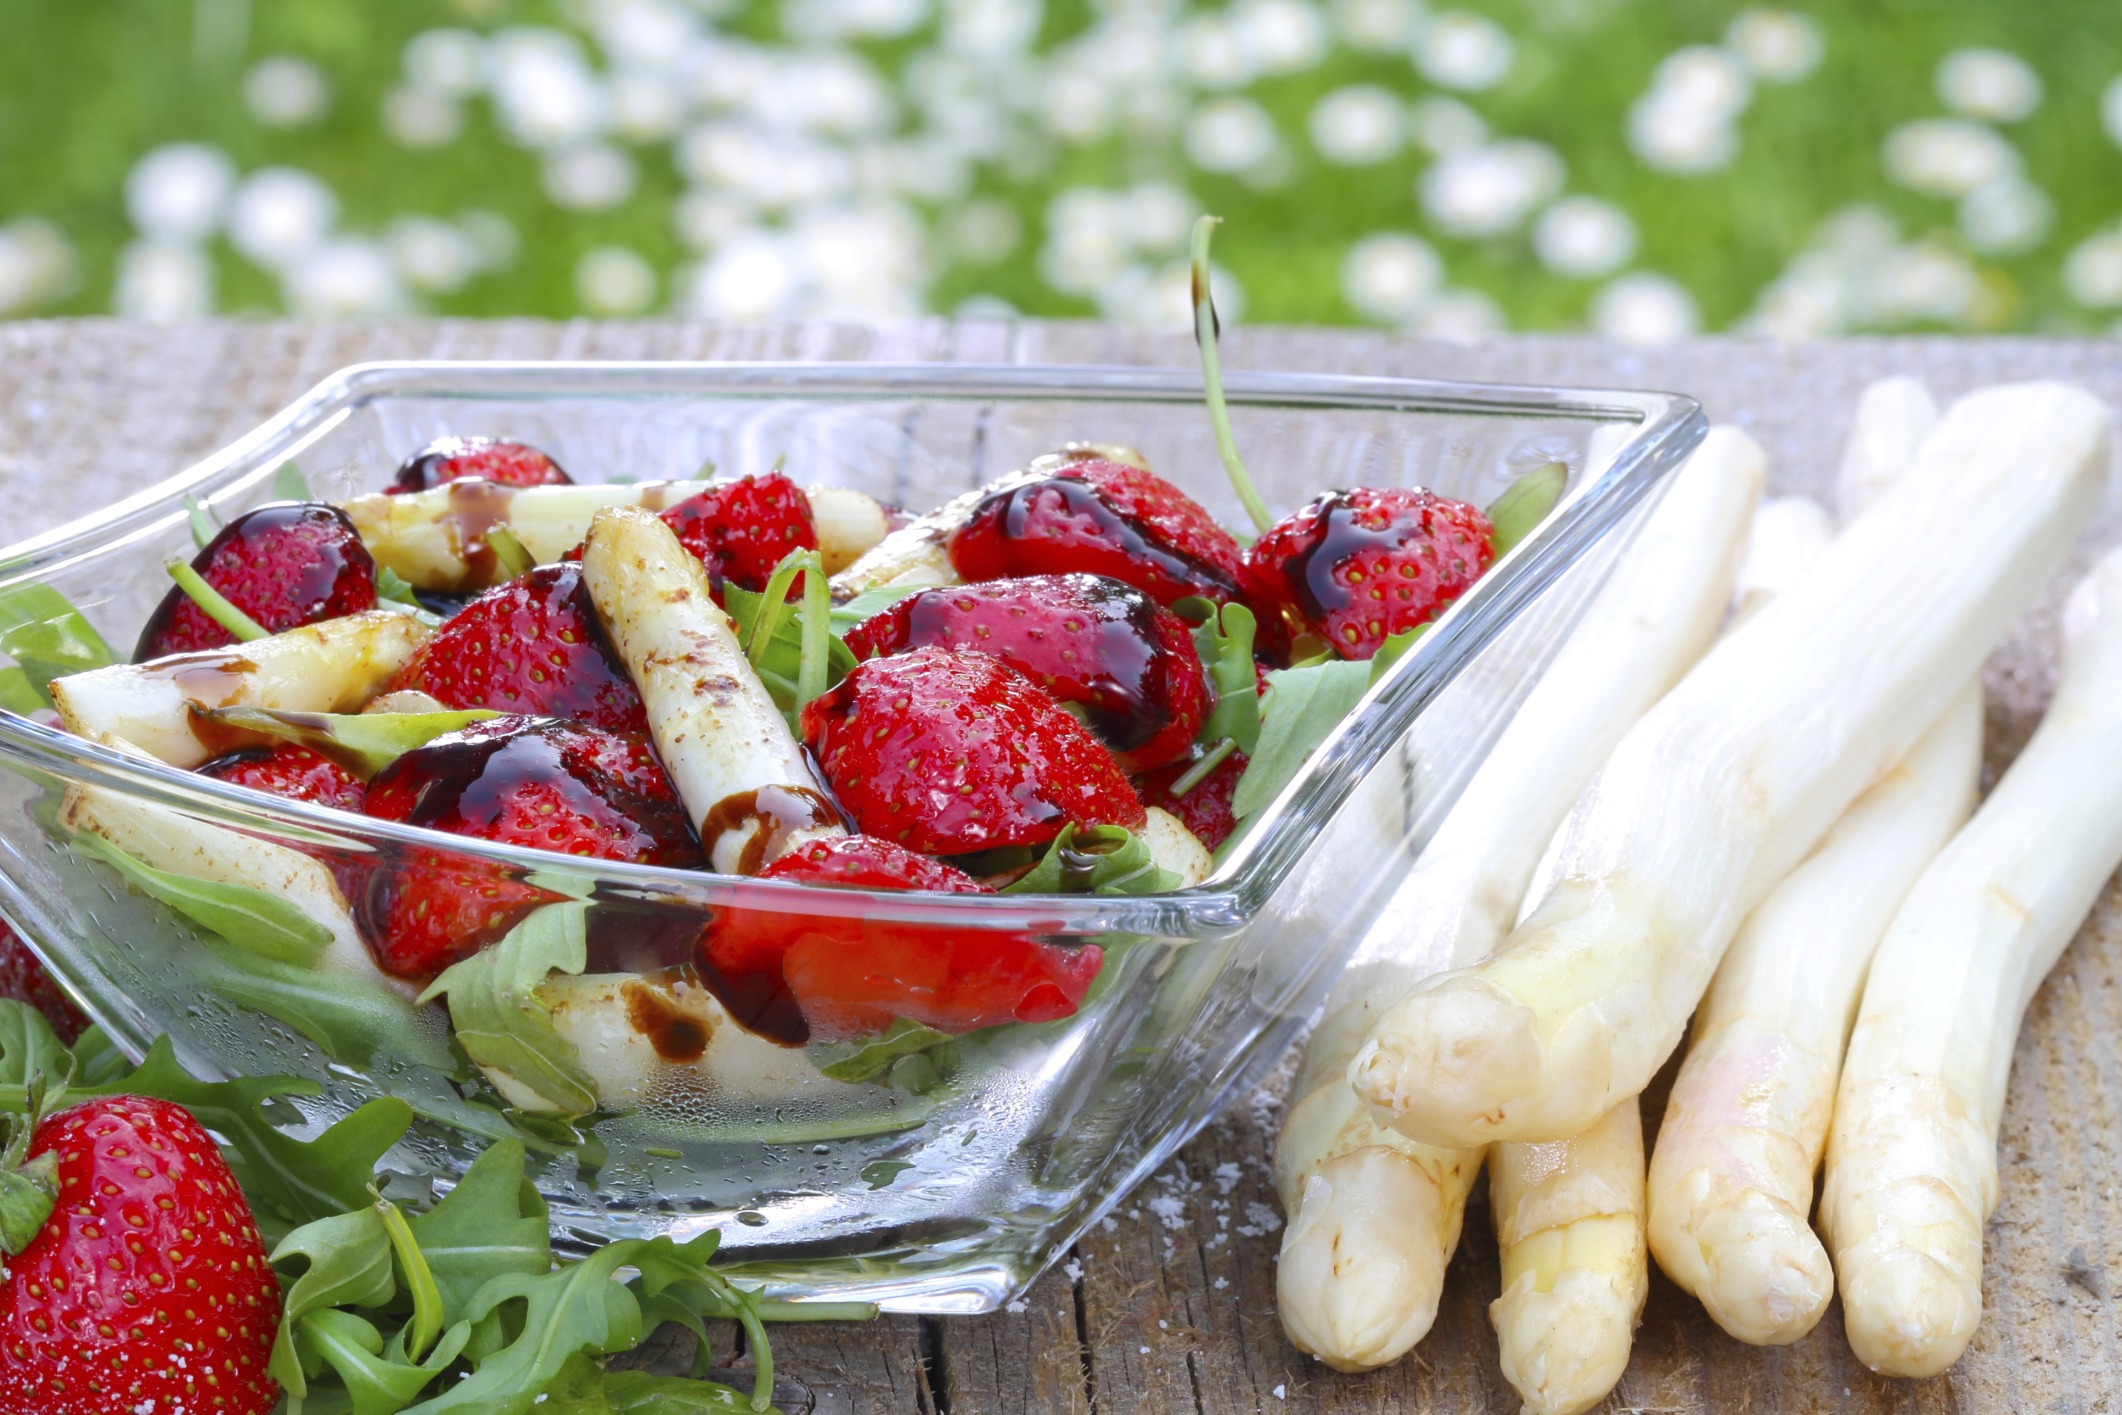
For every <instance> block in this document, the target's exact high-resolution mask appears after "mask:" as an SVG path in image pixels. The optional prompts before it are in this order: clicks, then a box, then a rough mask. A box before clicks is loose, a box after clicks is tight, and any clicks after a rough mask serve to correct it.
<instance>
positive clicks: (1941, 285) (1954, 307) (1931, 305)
mask: <svg viewBox="0 0 2122 1415" xmlns="http://www.w3.org/2000/svg"><path fill="white" fill-rule="evenodd" d="M1880 275H1881V278H1880V280H1879V282H1878V284H1877V285H1876V287H1875V289H1876V298H1877V299H1878V301H1879V305H1880V309H1881V312H1882V314H1883V315H1884V316H1885V317H1886V318H1887V319H1888V320H1889V321H1891V322H1893V323H1896V324H1905V323H1910V322H1912V321H1916V320H1924V321H1930V322H1935V323H1942V324H1959V323H1962V322H1964V321H1965V320H1966V319H1967V318H1968V316H1969V315H1970V314H1972V313H1973V311H1974V308H1975V303H1976V300H1977V299H1978V298H1979V296H1980V294H1981V277H1980V276H1979V275H1977V274H1976V272H1975V268H1974V267H1973V266H1972V265H1969V264H1968V263H1967V261H1966V260H1964V259H1962V258H1961V257H1960V256H1959V255H1957V254H1955V253H1954V252H1952V251H1949V250H1946V249H1945V248H1944V247H1942V246H1937V245H1933V244H1930V243H1928V242H1923V243H1919V244H1916V245H1911V246H1905V247H1903V248H1902V249H1901V250H1900V251H1898V252H1897V253H1896V254H1895V256H1894V258H1893V259H1891V260H1889V261H1888V262H1887V263H1886V266H1885V268H1884V270H1883V271H1881V272H1880Z"/></svg>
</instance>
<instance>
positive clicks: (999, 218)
mask: <svg viewBox="0 0 2122 1415" xmlns="http://www.w3.org/2000/svg"><path fill="white" fill-rule="evenodd" d="M945 229H946V230H947V232H948V237H947V239H948V241H949V243H950V247H951V250H952V251H953V252H954V253H955V254H956V255H957V256H958V258H959V259H961V260H968V261H971V262H973V263H974V264H976V265H995V264H997V263H999V262H1001V261H1004V260H1007V259H1008V258H1009V257H1010V255H1011V254H1012V253H1013V252H1014V251H1015V250H1016V249H1017V247H1018V245H1019V244H1020V243H1021V242H1022V241H1023V240H1024V223H1023V221H1022V220H1020V219H1019V218H1018V216H1017V209H1016V208H1015V207H1014V206H1011V205H1010V204H1009V203H1008V202H1006V201H1003V200H1002V199H1001V198H999V197H979V198H976V199H975V200H973V201H969V202H967V203H966V204H965V206H964V207H963V208H962V209H961V210H960V211H959V212H958V213H957V214H956V215H955V216H953V217H952V218H950V220H949V221H948V223H947V224H946V228H945Z"/></svg>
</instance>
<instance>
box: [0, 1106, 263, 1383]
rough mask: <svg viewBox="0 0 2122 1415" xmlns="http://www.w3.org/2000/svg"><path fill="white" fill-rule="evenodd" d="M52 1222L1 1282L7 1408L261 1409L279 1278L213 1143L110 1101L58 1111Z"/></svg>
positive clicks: (159, 1113)
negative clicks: (56, 1190) (267, 1260)
mask: <svg viewBox="0 0 2122 1415" xmlns="http://www.w3.org/2000/svg"><path fill="white" fill-rule="evenodd" d="M30 1154H31V1157H32V1158H35V1157H36V1156H40V1155H47V1154H48V1155H51V1156H52V1157H53V1159H54V1160H55V1161H56V1163H57V1179H58V1195H57V1201H56V1203H55V1204H54V1206H53V1208H52V1211H51V1216H50V1217H49V1218H47V1219H46V1220H45V1221H44V1226H43V1227H42V1228H41V1229H38V1230H37V1231H36V1235H35V1237H34V1238H32V1239H31V1240H30V1242H29V1245H28V1246H27V1247H26V1248H24V1249H23V1251H22V1252H21V1253H19V1254H17V1255H16V1256H14V1257H12V1258H9V1259H8V1260H7V1278H6V1281H4V1282H0V1415H119V1413H120V1412H127V1411H134V1412H137V1411H156V1412H176V1411H199V1412H206V1411H213V1412H216V1415H265V1412H267V1411H269V1410H271V1409H272V1408H273V1407H274V1405H275V1404H276V1403H277V1402H278V1400H279V1398H280V1388H279V1386H278V1385H277V1384H276V1383H275V1382H274V1381H273V1379H272V1377H270V1376H268V1375H267V1374H266V1373H265V1363H266V1359H267V1357H268V1356H269V1355H270V1354H271V1352H272V1348H273V1334H274V1331H275V1329H276V1328H277V1326H278V1325H279V1321H280V1284H279V1283H278V1281H276V1280H275V1279H274V1277H273V1270H272V1267H271V1265H270V1264H269V1263H267V1262H266V1258H265V1244H264V1243H263V1242H262V1241H261V1240H260V1239H259V1237H258V1225H257V1224H256V1222H254V1221H253V1220H252V1218H251V1212H250V1208H249V1206H248V1205H246V1204H245V1203H244V1200H243V1194H242V1191H241V1190H239V1189H238V1188H237V1187H236V1181H235V1178H234V1176H232V1175H231V1174H230V1173H229V1170H228V1164H227V1162H226V1161H224V1160H223V1159H222V1158H221V1152H220V1151H219V1150H217V1149H215V1148H214V1142H213V1138H212V1137H211V1136H209V1135H208V1134H207V1133H206V1131H204V1130H203V1129H201V1128H200V1127H199V1122H198V1121H196V1120H194V1119H193V1118H192V1117H191V1115H190V1114H189V1113H188V1112H187V1111H185V1110H184V1108H183V1107H181V1106H176V1105H172V1104H170V1103H169V1102H168V1101H160V1100H148V1099H145V1098H143V1097H140V1096H111V1097H105V1098H102V1099H98V1100H92V1101H87V1102H84V1103H83V1104H81V1105H78V1106H75V1107H73V1108H72V1109H70V1110H63V1111H60V1112H59V1113H58V1114H56V1115H52V1116H48V1117H46V1118H45V1120H44V1121H43V1122H42V1123H40V1124H39V1125H38V1126H37V1128H36V1130H35V1132H34V1133H33V1134H32V1136H31V1139H30Z"/></svg>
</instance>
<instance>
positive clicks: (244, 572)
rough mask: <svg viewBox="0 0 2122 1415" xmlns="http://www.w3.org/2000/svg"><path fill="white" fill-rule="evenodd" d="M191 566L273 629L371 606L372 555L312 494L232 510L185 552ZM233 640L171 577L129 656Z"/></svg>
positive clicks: (137, 658)
mask: <svg viewBox="0 0 2122 1415" xmlns="http://www.w3.org/2000/svg"><path fill="white" fill-rule="evenodd" d="M192 568H193V569H194V570H196V571H198V572H199V574H200V577H201V578H203V579H204V580H205V581H206V583H207V584H209V585H211V586H212V587H213V588H214V589H216V590H218V591H220V592H221V595H222V597H223V598H224V599H226V600H228V602H229V603H231V604H233V605H235V606H236V608H238V609H240V610H242V611H243V612H244V613H245V614H248V615H249V616H250V617H251V618H253V619H255V620H257V621H258V625H259V627H260V628H263V629H264V630H265V631H266V632H268V633H272V634H277V633H279V632H281V631H282V630H284V629H294V628H298V627H300V626H301V625H304V624H314V623H316V622H317V621H319V620H321V619H336V618H338V617H339V616H340V615H342V614H358V613H360V612H361V611H362V610H364V609H374V608H375V607H376V562H375V561H374V560H373V559H371V558H370V556H369V553H368V547H367V546H365V545H363V544H362V543H361V537H360V535H359V534H358V533H357V532H356V531H355V530H354V523H353V522H352V521H349V520H347V519H346V515H345V513H343V512H341V511H340V510H339V509H338V508H337V507H334V506H324V505H320V504H318V503H316V502H309V501H283V502H276V503H274V504H273V505H270V506H260V507H259V508H258V509H257V510H255V511H250V512H246V513H245V514H243V515H241V516H238V517H237V518H236V519H235V520H233V521H230V522H229V523H228V524H227V525H226V526H223V527H222V528H221V533H220V534H219V535H217V536H215V537H214V538H213V539H212V540H211V541H208V542H207V544H206V548H205V549H204V550H201V551H200V552H199V553H198V554H197V555H195V556H193V557H192ZM234 642H235V636H234V635H233V634H231V633H229V631H228V630H226V629H224V628H222V627H221V626H220V625H219V624H217V623H215V622H214V621H213V620H212V619H211V618H209V617H208V616H207V613H206V611H205V610H203V609H201V608H200V607H199V606H198V605H196V604H194V603H193V602H192V598H191V596H190V595H188V594H186V593H185V592H184V590H183V589H182V588H181V587H180V586H176V585H172V586H170V591H169V593H168V594H166V595H164V596H163V597H162V603H160V604H159V605H157V606H155V612H154V613H153V614H151V615H149V616H148V620H147V626H146V627H145V628H144V629H142V630H141V631H140V644H139V647H138V648H136V649H135V650H134V651H133V661H134V662H135V663H145V662H146V661H147V660H149V659H151V658H161V657H162V656H163V655H165V654H173V653H195V652H197V651H198V650H200V649H218V648H223V647H225V646H227V645H229V644H232V643H234Z"/></svg>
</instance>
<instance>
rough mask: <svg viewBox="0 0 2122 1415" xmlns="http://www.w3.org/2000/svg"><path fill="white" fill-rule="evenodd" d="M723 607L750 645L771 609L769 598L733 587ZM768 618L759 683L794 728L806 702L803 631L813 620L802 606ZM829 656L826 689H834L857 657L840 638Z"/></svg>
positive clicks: (831, 640)
mask: <svg viewBox="0 0 2122 1415" xmlns="http://www.w3.org/2000/svg"><path fill="white" fill-rule="evenodd" d="M722 607H723V608H724V609H726V610H728V611H729V617H730V620H731V621H732V622H733V623H735V624H736V626H737V637H738V639H739V640H740V641H742V642H745V643H747V644H749V643H750V641H751V638H752V631H753V628H754V626H755V625H756V624H757V623H758V622H759V616H760V615H761V613H764V612H767V608H768V606H767V602H766V596H765V595H763V594H757V593H754V592H753V591H751V590H747V589H744V588H743V587H741V586H739V585H731V584H725V585H723V587H722ZM768 617H769V620H770V621H771V622H769V624H768V625H767V628H768V629H769V631H770V634H769V637H768V638H767V640H766V642H765V643H764V644H763V645H762V646H761V647H760V648H759V651H758V653H757V654H756V656H754V657H753V659H752V665H753V668H754V669H755V671H757V673H758V675H759V681H760V682H761V683H763V684H765V685H766V691H767V692H768V693H769V694H771V695H772V697H773V700H774V705H775V706H776V707H778V708H780V709H781V711H782V713H783V714H784V715H785V716H787V717H788V719H789V722H790V724H791V725H794V724H795V720H796V713H797V711H798V710H799V707H798V705H799V704H800V702H801V701H802V697H801V687H802V684H801V678H802V673H803V631H804V625H805V623H806V622H807V621H808V620H809V619H810V618H811V611H810V610H809V609H808V608H806V607H805V606H804V605H803V604H802V603H800V602H799V603H797V604H792V605H788V606H786V607H785V608H783V609H782V610H780V611H779V612H778V613H772V614H769V615H768ZM825 654H826V657H825V687H826V688H831V687H832V686H833V685H834V684H835V683H838V682H839V681H840V680H841V679H842V678H845V677H846V676H847V675H848V674H850V673H852V672H854V671H855V654H854V650H852V649H850V648H849V647H848V646H847V645H846V644H845V643H843V642H842V641H841V639H840V637H839V636H838V635H837V634H834V635H831V636H828V638H827V639H826V641H825ZM821 691H822V690H821Z"/></svg>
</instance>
